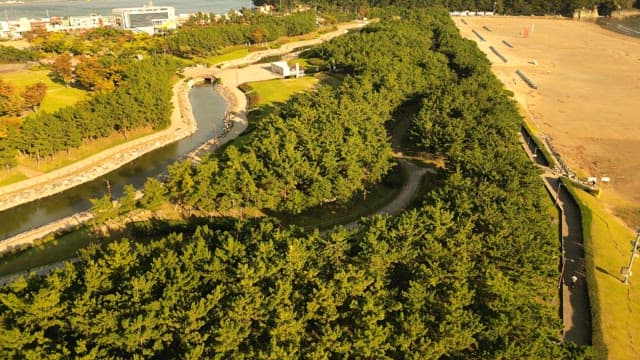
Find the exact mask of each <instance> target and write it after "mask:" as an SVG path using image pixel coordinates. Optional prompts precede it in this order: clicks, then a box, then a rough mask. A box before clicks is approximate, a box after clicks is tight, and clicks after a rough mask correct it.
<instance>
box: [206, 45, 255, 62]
mask: <svg viewBox="0 0 640 360" xmlns="http://www.w3.org/2000/svg"><path fill="white" fill-rule="evenodd" d="M247 55H249V48H248V47H246V46H241V47H235V46H234V47H231V48H227V49H223V50H222V54H220V55H213V56H209V57H206V58H204V60H205V61H206V62H207V63H209V64H211V65H216V64H219V63H223V62H225V61H230V60H236V59H240V58H243V57H245V56H247Z"/></svg>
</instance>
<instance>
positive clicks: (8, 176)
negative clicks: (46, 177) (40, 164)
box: [0, 169, 28, 186]
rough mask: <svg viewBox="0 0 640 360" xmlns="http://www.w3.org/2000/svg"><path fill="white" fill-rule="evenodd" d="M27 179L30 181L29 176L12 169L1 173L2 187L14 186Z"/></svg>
mask: <svg viewBox="0 0 640 360" xmlns="http://www.w3.org/2000/svg"><path fill="white" fill-rule="evenodd" d="M26 179H28V177H27V175H25V174H23V173H21V172H20V171H18V170H16V169H11V170H9V171H0V186H5V185H9V184H13V183H16V182H18V181H22V180H26Z"/></svg>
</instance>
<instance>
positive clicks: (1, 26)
mask: <svg viewBox="0 0 640 360" xmlns="http://www.w3.org/2000/svg"><path fill="white" fill-rule="evenodd" d="M10 37H11V28H10V27H9V22H7V21H0V39H8V38H10Z"/></svg>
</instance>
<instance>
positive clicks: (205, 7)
mask: <svg viewBox="0 0 640 360" xmlns="http://www.w3.org/2000/svg"><path fill="white" fill-rule="evenodd" d="M4 1H6V0H0V20H17V19H19V18H22V17H25V18H30V19H37V18H46V17H51V16H59V17H65V16H87V15H89V14H92V13H95V14H100V15H103V16H105V15H111V10H112V9H114V8H122V7H139V6H143V5H147V4H148V3H149V1H148V0H22V2H23V3H22V4H2V2H4ZM153 4H154V5H158V6H173V7H174V8H175V9H176V14H193V13H197V12H204V13H216V14H225V13H227V12H228V11H229V10H231V9H234V10H239V9H241V8H243V7H246V8H250V7H251V6H252V5H251V0H156V1H154V2H153Z"/></svg>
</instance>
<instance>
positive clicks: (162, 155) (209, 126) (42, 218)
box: [0, 85, 226, 240]
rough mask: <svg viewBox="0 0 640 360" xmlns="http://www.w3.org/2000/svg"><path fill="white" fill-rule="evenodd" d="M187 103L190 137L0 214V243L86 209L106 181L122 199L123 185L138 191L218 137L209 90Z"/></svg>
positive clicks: (218, 110)
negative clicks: (193, 130)
mask: <svg viewBox="0 0 640 360" xmlns="http://www.w3.org/2000/svg"><path fill="white" fill-rule="evenodd" d="M189 100H190V102H191V107H192V109H193V116H194V118H195V120H196V123H197V124H198V130H197V131H196V133H194V134H193V135H192V136H190V137H188V138H185V139H183V140H180V141H178V142H176V143H173V144H170V145H167V146H165V147H163V148H160V149H157V150H154V151H152V152H150V153H148V154H146V155H143V156H141V157H140V158H138V159H136V160H134V161H132V162H130V163H128V164H126V165H125V166H123V167H121V168H119V169H117V170H115V171H113V172H111V173H109V174H107V175H105V176H102V177H100V178H98V179H96V180H94V181H91V182H88V183H85V184H82V185H79V186H76V187H74V188H72V189H69V190H67V191H64V192H62V193H59V194H56V195H52V196H50V197H47V198H44V199H40V200H37V201H34V202H31V203H27V204H24V205H20V206H17V207H14V208H12V209H9V210H5V211H3V212H0V219H1V220H0V240H1V239H6V238H8V237H11V236H13V235H16V234H19V233H21V232H23V231H27V230H30V229H33V228H35V227H38V226H42V225H44V224H48V223H50V222H52V221H55V220H59V219H62V218H64V217H67V216H71V215H73V214H75V213H77V212H80V211H85V210H88V209H90V208H91V203H90V202H89V199H91V198H99V197H102V196H103V195H104V194H106V192H107V181H108V183H109V185H110V186H111V191H112V195H113V197H114V198H118V197H120V196H121V195H122V193H123V188H124V186H125V185H126V184H132V185H134V186H135V187H136V188H140V187H141V186H142V184H144V182H145V180H146V179H147V177H155V176H157V175H159V174H161V173H162V172H164V171H165V170H166V168H167V166H168V165H170V164H171V163H173V162H175V161H176V160H178V159H179V158H180V157H182V156H183V155H184V154H187V153H189V152H191V151H192V150H194V149H196V148H197V147H198V146H199V145H200V144H202V143H204V142H206V141H207V140H209V139H211V138H212V137H214V136H216V135H220V134H222V131H223V127H224V124H223V117H224V111H225V108H226V104H225V102H224V99H223V98H222V97H221V96H220V95H219V94H218V93H216V92H215V91H214V90H213V87H212V86H211V85H200V86H195V87H193V88H192V89H191V91H190V92H189Z"/></svg>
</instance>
